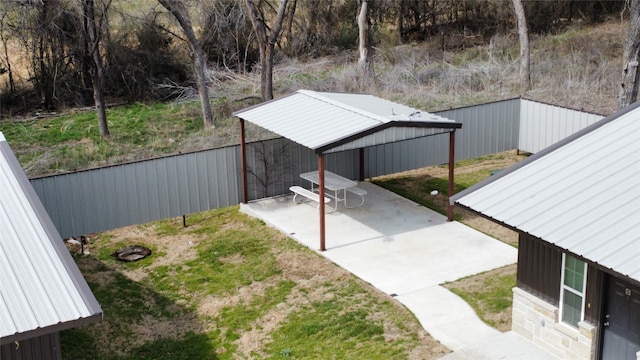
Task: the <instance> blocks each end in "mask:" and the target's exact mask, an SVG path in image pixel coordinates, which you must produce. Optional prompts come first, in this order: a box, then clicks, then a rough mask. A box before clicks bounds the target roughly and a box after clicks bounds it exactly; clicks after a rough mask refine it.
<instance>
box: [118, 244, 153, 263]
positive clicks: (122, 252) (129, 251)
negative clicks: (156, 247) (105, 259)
mask: <svg viewBox="0 0 640 360" xmlns="http://www.w3.org/2000/svg"><path fill="white" fill-rule="evenodd" d="M149 255H151V249H149V248H148V247H146V246H142V245H132V246H124V247H121V248H120V249H118V250H116V251H115V252H114V253H113V254H111V256H113V257H115V258H116V259H118V260H120V261H124V262H132V261H138V260H142V259H144V258H146V257H147V256H149Z"/></svg>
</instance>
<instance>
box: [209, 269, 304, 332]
mask: <svg viewBox="0 0 640 360" xmlns="http://www.w3.org/2000/svg"><path fill="white" fill-rule="evenodd" d="M295 285H296V284H295V283H294V282H293V281H281V282H280V283H279V284H278V285H277V286H273V287H269V288H267V289H266V290H265V292H264V294H263V295H260V296H255V297H253V298H252V299H251V300H250V302H249V303H242V304H238V305H236V306H229V307H225V308H223V309H222V311H221V313H220V315H219V316H218V317H217V318H216V324H217V325H218V326H220V327H223V328H226V331H227V334H226V337H227V338H230V339H238V338H240V334H241V332H242V331H244V330H250V329H251V326H252V323H253V322H254V321H256V320H258V319H259V318H260V317H262V316H264V315H265V314H266V313H267V312H269V310H271V309H272V308H274V307H275V306H276V305H278V304H279V303H281V302H284V301H285V299H286V298H287V296H288V295H289V293H291V289H293V288H294V287H295Z"/></svg>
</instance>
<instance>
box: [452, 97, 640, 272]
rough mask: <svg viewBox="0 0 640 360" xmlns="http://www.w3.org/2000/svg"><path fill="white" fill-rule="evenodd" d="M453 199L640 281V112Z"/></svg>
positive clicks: (616, 118)
mask: <svg viewBox="0 0 640 360" xmlns="http://www.w3.org/2000/svg"><path fill="white" fill-rule="evenodd" d="M494 176H496V178H494V179H489V180H487V181H486V182H483V183H481V184H478V185H477V186H474V187H472V188H470V189H468V190H466V191H465V192H463V193H460V194H458V195H456V196H454V197H453V201H455V203H457V204H460V205H463V206H465V207H468V208H471V209H473V210H475V211H477V212H479V213H481V214H484V215H485V216H487V217H490V218H493V219H495V220H496V221H498V222H502V223H504V224H507V225H509V226H511V227H514V228H516V229H518V230H520V231H523V232H525V233H528V234H531V235H533V236H536V237H539V238H541V239H543V240H545V241H547V242H549V243H552V244H555V245H557V246H559V247H561V248H563V249H566V250H568V251H570V252H573V253H575V254H577V255H580V256H583V257H584V258H586V259H588V260H590V261H593V262H595V263H597V264H600V265H602V266H603V267H606V268H609V269H612V270H614V271H617V272H620V273H621V274H623V275H626V276H629V277H632V278H633V279H635V280H637V281H640V261H638V258H637V256H635V257H634V256H630V254H636V255H637V254H638V253H639V252H640V217H639V216H637V214H639V213H640V108H639V107H638V106H637V105H636V106H635V107H634V108H632V109H626V110H625V111H622V112H619V113H616V114H614V115H612V116H610V117H607V118H605V119H603V120H601V121H600V122H598V123H595V124H594V125H592V126H590V127H589V128H587V129H585V131H582V132H580V133H578V134H576V135H575V136H572V137H571V138H569V139H567V140H566V141H561V142H560V143H557V144H555V145H553V146H551V147H550V148H548V149H546V150H544V151H543V152H541V153H539V154H536V155H533V156H532V157H530V158H529V159H528V160H525V161H524V162H523V163H522V164H517V165H515V166H514V167H513V168H512V169H509V170H507V171H504V172H501V173H499V174H496V175H494Z"/></svg>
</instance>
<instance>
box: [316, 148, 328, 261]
mask: <svg viewBox="0 0 640 360" xmlns="http://www.w3.org/2000/svg"><path fill="white" fill-rule="evenodd" d="M318 179H319V180H320V181H319V184H318V192H319V194H318V195H320V206H318V211H319V212H320V251H325V250H326V247H325V246H324V239H325V231H324V229H325V226H324V225H325V222H324V155H323V154H319V155H318Z"/></svg>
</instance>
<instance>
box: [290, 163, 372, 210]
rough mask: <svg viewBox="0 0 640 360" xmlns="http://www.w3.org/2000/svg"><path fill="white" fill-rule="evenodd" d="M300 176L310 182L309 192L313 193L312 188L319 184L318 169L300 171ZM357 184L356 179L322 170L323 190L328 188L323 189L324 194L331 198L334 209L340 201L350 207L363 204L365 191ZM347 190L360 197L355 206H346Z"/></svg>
mask: <svg viewBox="0 0 640 360" xmlns="http://www.w3.org/2000/svg"><path fill="white" fill-rule="evenodd" d="M300 177H301V178H303V179H305V180H307V181H309V182H310V183H311V192H312V193H315V192H314V189H315V188H316V186H317V185H319V184H320V174H319V173H318V171H317V170H316V171H309V172H306V173H302V174H300ZM357 185H358V182H357V181H354V180H351V179H347V178H345V177H342V176H340V175H338V174H334V173H332V172H331V171H327V170H325V171H324V188H325V190H329V191H328V192H327V191H325V196H327V197H329V198H331V199H333V203H334V210H336V209H337V208H338V203H339V202H341V201H342V202H344V206H345V207H346V208H352V207H355V206H361V205H363V204H364V195H366V193H367V191H366V190H364V189H361V188H359V187H357ZM292 190H293V189H292ZM294 192H295V191H294ZM347 192H351V193H353V194H356V195H358V196H359V197H360V199H361V201H360V203H359V204H358V205H355V206H348V205H347ZM302 195H303V194H302ZM303 196H305V195H303ZM318 201H319V200H318Z"/></svg>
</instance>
